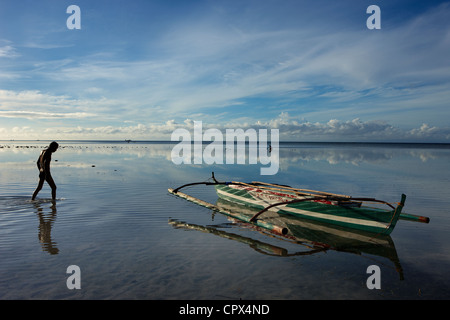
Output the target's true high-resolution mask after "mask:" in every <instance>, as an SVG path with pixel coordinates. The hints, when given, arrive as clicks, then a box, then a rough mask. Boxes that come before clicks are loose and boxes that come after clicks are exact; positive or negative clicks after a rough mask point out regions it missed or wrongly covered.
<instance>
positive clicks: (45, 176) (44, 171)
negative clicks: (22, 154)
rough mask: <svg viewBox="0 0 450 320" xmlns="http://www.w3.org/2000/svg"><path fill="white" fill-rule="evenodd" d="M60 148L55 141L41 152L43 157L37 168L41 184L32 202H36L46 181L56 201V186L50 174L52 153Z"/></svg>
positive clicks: (39, 159)
mask: <svg viewBox="0 0 450 320" xmlns="http://www.w3.org/2000/svg"><path fill="white" fill-rule="evenodd" d="M58 146H59V145H58V143H56V142H55V141H53V142H52V143H50V145H49V147H48V148H47V149H45V150H43V151H42V152H41V155H40V156H39V158H38V160H37V167H38V169H39V184H38V186H37V188H36V191H34V193H33V197H32V198H31V200H34V199H35V198H36V196H37V194H38V193H39V191H41V189H42V186H43V185H44V181H47V183H48V185H49V186H50V188H52V199H53V200H55V199H56V184H55V181H53V178H52V175H51V173H50V161H52V153H53V152H55V151H56V150H57V149H58Z"/></svg>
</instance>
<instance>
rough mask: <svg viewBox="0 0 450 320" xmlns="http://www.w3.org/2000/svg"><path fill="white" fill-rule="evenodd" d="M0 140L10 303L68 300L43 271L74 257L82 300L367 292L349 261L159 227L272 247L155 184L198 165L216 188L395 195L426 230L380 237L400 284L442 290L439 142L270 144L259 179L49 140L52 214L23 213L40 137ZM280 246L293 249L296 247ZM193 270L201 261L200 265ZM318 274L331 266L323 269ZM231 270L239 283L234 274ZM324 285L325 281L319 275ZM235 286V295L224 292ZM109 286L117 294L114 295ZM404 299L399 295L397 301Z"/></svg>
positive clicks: (185, 176)
mask: <svg viewBox="0 0 450 320" xmlns="http://www.w3.org/2000/svg"><path fill="white" fill-rule="evenodd" d="M0 145H1V146H3V148H0V193H1V197H0V200H2V201H3V202H2V203H3V204H5V203H6V204H7V203H12V204H11V205H7V207H8V212H7V213H6V214H4V215H2V216H1V217H0V222H1V223H2V226H7V227H6V228H3V229H1V230H0V253H1V255H2V256H6V255H9V256H10V257H12V258H11V259H9V260H6V259H5V260H3V261H1V262H0V264H2V265H3V266H4V269H5V270H6V271H8V270H16V269H17V268H18V267H20V268H21V269H20V270H19V271H17V274H18V275H17V276H14V277H12V276H11V273H9V272H6V271H5V273H4V274H5V275H6V278H4V279H5V283H6V284H7V285H8V288H10V289H11V290H10V291H8V296H11V297H17V296H20V295H19V294H24V295H25V296H27V294H28V293H27V292H36V290H40V291H42V292H43V291H46V292H52V291H53V292H56V293H55V296H57V295H59V296H61V297H70V295H69V293H68V292H67V291H65V290H64V288H62V289H61V288H60V289H57V288H56V287H55V286H54V282H55V281H60V280H59V279H58V280H53V279H52V277H54V275H56V274H58V272H62V274H63V276H62V277H64V272H65V268H66V267H67V266H68V265H70V264H74V263H80V264H82V265H81V268H82V270H83V272H85V273H84V275H85V276H84V278H83V279H84V280H83V281H85V282H84V283H85V284H86V286H88V285H91V286H92V285H95V286H97V287H98V289H97V291H96V292H97V293H98V294H97V295H96V293H93V292H95V290H92V289H91V288H92V287H91V288H89V287H86V288H87V289H86V290H85V291H83V293H82V294H86V296H88V297H91V298H99V297H100V298H101V297H105V298H111V297H114V296H115V297H124V296H126V297H129V298H136V297H144V298H147V297H149V292H150V293H152V295H150V297H151V298H165V297H168V298H171V297H174V298H179V297H181V298H185V297H199V298H208V297H216V296H215V294H217V292H216V291H217V287H218V286H216V285H213V284H211V282H210V281H209V280H208V276H209V277H210V278H211V279H214V283H216V282H217V281H218V282H219V283H221V284H222V286H219V287H220V288H221V289H220V290H219V293H220V294H222V295H225V296H235V297H237V298H239V297H242V296H243V297H244V298H245V297H247V298H252V297H254V292H256V291H257V289H258V288H264V292H265V293H266V294H267V295H265V296H264V297H266V298H269V299H270V298H271V297H282V298H286V297H287V298H290V297H294V298H295V297H303V298H305V297H309V298H314V297H330V294H331V297H345V296H348V297H350V298H355V295H354V293H353V289H354V288H355V287H357V288H358V290H359V292H360V293H361V294H363V295H362V296H360V295H359V293H358V295H357V296H358V297H360V298H364V297H370V295H371V294H372V293H369V292H368V291H367V290H366V289H365V288H361V286H360V280H359V279H358V276H355V274H357V272H360V271H361V270H363V273H362V275H361V278H363V279H364V280H365V278H364V277H366V275H365V268H367V265H368V264H367V263H369V264H370V263H373V262H372V261H368V262H366V260H361V259H360V257H359V256H357V255H346V254H341V253H340V252H328V253H327V254H326V255H325V254H323V253H321V254H319V255H314V256H309V257H311V258H306V259H305V257H301V258H300V257H296V258H293V257H290V258H289V260H288V259H285V260H283V261H281V260H280V259H277V260H276V261H275V260H270V259H268V258H267V257H266V256H262V255H258V253H257V252H255V251H254V250H253V249H252V248H250V247H249V246H240V245H239V244H240V243H239V242H231V241H229V240H228V241H226V242H222V241H221V239H216V238H212V237H210V236H209V235H208V234H204V233H202V232H185V231H183V230H178V229H174V228H173V227H172V226H170V225H169V224H168V221H169V218H170V219H175V220H176V221H185V222H186V223H188V224H190V225H199V226H210V225H213V226H214V228H218V229H219V230H221V231H224V230H225V231H227V232H231V233H233V234H234V233H237V234H238V235H240V236H242V237H243V238H240V239H246V240H247V238H252V239H255V240H258V241H260V242H259V243H261V242H264V243H266V242H267V241H269V243H270V244H272V243H271V241H272V240H271V239H268V238H266V237H264V236H263V235H259V234H258V235H255V232H254V231H253V230H251V229H236V227H232V226H231V225H232V224H231V223H230V221H229V220H227V219H226V218H224V217H221V216H220V215H219V214H215V215H214V214H212V213H211V212H208V210H203V209H201V208H198V206H196V205H194V204H192V203H185V202H184V201H183V200H181V199H178V198H176V199H174V197H173V196H172V197H171V196H170V195H168V193H167V188H170V187H178V186H180V185H183V184H185V183H190V182H197V181H205V180H207V179H208V178H209V177H210V176H211V171H214V172H215V175H216V177H217V178H218V179H219V180H227V181H229V180H243V181H253V180H263V181H268V182H276V183H282V184H288V185H293V186H302V187H307V188H311V189H317V190H324V191H330V192H337V193H346V194H350V195H353V196H369V197H376V198H380V199H383V200H387V201H398V200H399V199H400V194H401V193H405V194H407V196H408V198H407V200H406V207H405V209H406V211H407V212H408V213H412V214H419V215H426V216H429V217H430V218H431V223H430V224H428V225H423V224H420V225H418V224H414V223H411V222H405V221H401V222H399V223H398V224H397V227H396V229H395V230H394V232H393V234H392V240H393V242H394V243H395V247H396V249H397V252H398V256H399V259H400V262H401V265H402V268H403V269H404V275H405V280H404V281H405V282H404V284H403V283H402V285H403V286H406V287H407V288H413V290H416V288H418V287H421V288H422V290H423V291H424V292H425V288H427V289H428V290H429V291H428V292H430V294H431V296H433V297H442V292H443V291H445V290H447V289H448V288H447V287H446V286H445V285H443V283H445V281H447V283H448V276H447V270H448V267H450V260H449V257H450V252H449V249H448V248H447V246H446V245H445V244H446V243H448V240H449V236H448V234H449V233H448V230H449V228H450V216H449V214H448V209H447V208H448V207H449V200H448V199H449V197H448V190H450V173H449V170H448V163H449V159H450V149H449V148H448V147H429V146H423V147H421V146H414V147H407V146H392V145H358V146H355V145H353V146H352V145H350V146H346V145H333V144H330V145H321V144H314V145H311V144H282V145H281V146H280V148H279V155H280V171H279V172H278V174H277V175H275V176H264V177H263V176H261V175H259V169H260V167H261V165H260V164H259V163H258V164H256V165H237V164H235V165H225V164H224V165H206V164H199V165H194V164H192V165H184V164H181V165H175V164H174V163H172V161H171V150H172V148H173V146H174V144H164V143H158V144H151V143H129V144H128V143H123V142H122V143H101V142H99V143H75V142H72V143H61V148H60V149H59V150H58V151H57V152H56V153H55V154H54V155H53V161H52V171H53V175H54V178H55V180H56V182H57V185H58V194H57V198H63V200H61V201H58V202H57V203H56V206H52V204H51V203H47V202H43V203H40V204H39V205H38V206H33V205H31V204H30V203H29V202H27V201H28V198H29V196H31V193H32V191H33V189H34V188H35V186H36V183H37V168H36V158H37V156H38V155H39V152H40V150H41V149H42V148H44V147H46V146H47V145H48V143H44V142H40V143H38V142H34V143H18V142H8V143H0ZM56 160H57V161H56ZM188 193H190V194H191V193H192V194H193V195H194V196H198V197H199V198H201V199H203V200H205V201H208V202H210V203H215V201H216V200H217V196H216V195H215V192H214V190H213V189H212V188H210V189H206V188H198V189H189V190H188ZM8 195H11V197H12V198H11V197H10V196H8ZM40 195H41V197H42V198H45V197H48V196H49V190H48V189H43V190H42V191H41V194H40ZM11 201H12V202H11ZM1 205H2V204H0V206H1ZM56 209H57V210H56ZM56 215H57V217H56ZM228 223H229V224H228ZM275 244H277V243H275ZM289 248H291V249H292V250H293V252H296V250H297V249H298V248H296V247H289ZM49 253H54V254H52V255H51V254H49ZM56 253H57V254H56ZM56 257H57V258H56ZM50 259H54V260H50ZM55 259H59V260H55ZM55 261H57V262H58V263H59V264H58V263H56V264H55V263H54V262H55ZM74 261H75V262H74ZM205 263H207V264H208V265H209V266H212V267H211V268H210V269H208V270H206V271H205V267H204V266H205ZM377 263H378V262H377ZM41 266H45V267H46V268H48V269H49V270H51V271H52V272H51V275H50V274H46V275H45V276H44V281H46V282H48V285H47V284H44V285H42V284H39V283H37V282H39V280H38V279H40V277H37V276H36V273H33V268H34V269H39V268H41ZM30 268H31V269H30ZM299 268H300V269H301V270H302V271H303V272H304V274H302V275H301V277H300V276H295V275H296V274H297V272H298V269H299ZM249 269H251V270H249ZM61 270H63V271H61ZM86 270H89V271H90V273H89V275H88V273H87V272H86ZM255 270H257V272H258V277H255V276H254V272H255ZM273 270H277V271H280V272H281V274H282V280H283V281H282V282H283V286H282V287H281V292H280V285H279V283H280V275H275V274H274V273H273ZM330 270H339V272H336V275H334V274H332V272H331V273H330ZM349 270H350V271H349ZM200 271H205V272H206V275H207V276H205V278H204V279H201V278H195V277H196V276H195V275H196V274H198V272H200ZM235 274H239V276H238V277H237V278H233V276H235ZM189 275H190V276H189ZM187 276H189V277H188V278H186V277H187ZM323 277H325V279H326V281H325V282H326V285H325V282H321V281H320V279H323ZM383 277H384V278H383V279H384V280H383V281H384V282H383V284H384V286H385V287H386V288H389V289H391V288H392V290H393V291H395V295H394V297H397V298H398V297H403V296H404V295H402V294H403V293H404V292H402V291H401V290H398V288H397V286H400V285H398V278H399V276H398V273H397V272H395V270H394V271H393V272H392V275H389V273H388V271H385V269H383ZM193 278H195V279H197V282H194V281H192V279H193ZM230 279H231V280H230ZM249 279H250V280H249ZM352 279H354V280H352ZM63 280H64V281H65V279H63ZM330 281H331V282H330ZM41 282H42V281H41ZM130 283H133V284H134V285H135V286H136V287H133V286H132V285H130ZM181 283H182V284H183V285H181ZM186 283H188V284H189V285H185V284H186ZM242 283H244V284H246V285H247V287H246V289H243V291H239V290H236V288H237V287H238V286H240V285H241V284H242ZM304 283H307V284H308V285H309V287H310V288H315V293H314V294H316V295H315V296H311V295H310V294H306V293H304V292H306V291H296V290H297V287H298V286H301V285H303V284H304ZM40 286H43V287H45V289H48V290H41V289H40ZM113 287H114V288H116V289H117V288H121V290H122V292H123V294H121V293H120V292H119V293H118V291H117V290H116V291H114V290H112V288H113ZM35 288H38V289H35ZM141 288H142V290H141ZM149 288H151V289H152V290H148V289H149ZM200 288H202V289H201V290H206V291H207V292H208V293H207V294H206V293H205V292H204V291H203V292H202V291H199V290H200ZM204 288H206V289H204ZM352 288H353V289H352ZM58 290H61V291H58ZM17 292H19V294H18V293H17ZM61 292H62V293H61ZM302 292H303V294H300V293H302ZM0 294H1V292H0ZM82 294H81V295H82ZM209 294H210V295H209ZM414 294H415V292H414V293H410V292H408V294H407V295H406V296H407V297H411V296H413V295H414ZM50 296H51V294H50ZM36 297H42V295H41V296H40V295H39V293H38V294H37V295H36ZM446 297H448V295H447V296H446Z"/></svg>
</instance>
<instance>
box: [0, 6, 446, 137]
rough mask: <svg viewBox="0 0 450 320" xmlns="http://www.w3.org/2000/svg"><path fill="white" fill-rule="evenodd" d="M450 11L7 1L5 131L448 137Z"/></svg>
mask: <svg viewBox="0 0 450 320" xmlns="http://www.w3.org/2000/svg"><path fill="white" fill-rule="evenodd" d="M72 4H75V5H78V6H79V7H80V9H81V29H80V30H69V29H68V28H67V26H66V20H67V18H68V17H69V16H70V14H67V13H66V9H67V7H68V6H69V5H72ZM372 4H375V5H378V6H379V7H380V9H381V29H379V30H369V29H368V28H367V27H366V20H367V18H368V17H369V16H370V14H367V13H366V9H367V7H368V6H369V5H372ZM448 17H450V4H449V3H448V2H444V1H376V0H371V1H362V0H346V1H323V0H322V1H320V0H319V1H300V0H296V1H286V0H277V1H268V0H259V1H246V0H240V1H235V0H226V1H225V0H222V1H207V0H201V1H195V0H192V1H187V0H184V1H168V0H165V1H151V0H145V1H122V0H112V1H98V0H96V1H92V0H91V1H79V0H71V1H62V0H58V1H56V0H54V1H30V0H25V1H20V2H18V1H12V0H2V1H1V2H0V140H2V139H41V140H45V139H51V140H64V139H119V140H123V139H135V140H170V135H171V133H172V132H173V130H175V129H176V128H180V127H183V128H187V129H189V128H192V125H193V121H202V122H203V126H204V128H205V129H206V128H208V127H213V128H218V129H221V130H222V129H223V130H224V129H225V128H233V129H237V128H243V129H245V128H268V129H270V128H278V129H279V130H280V137H281V139H282V140H297V141H428V142H450V121H449V119H450V108H449V101H450V54H449V53H450V19H448Z"/></svg>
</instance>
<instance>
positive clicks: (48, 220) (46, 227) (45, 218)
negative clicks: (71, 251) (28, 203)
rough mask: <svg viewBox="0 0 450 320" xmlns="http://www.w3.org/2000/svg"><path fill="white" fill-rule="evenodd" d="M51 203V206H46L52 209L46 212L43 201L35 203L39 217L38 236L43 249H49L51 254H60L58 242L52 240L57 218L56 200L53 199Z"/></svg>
mask: <svg viewBox="0 0 450 320" xmlns="http://www.w3.org/2000/svg"><path fill="white" fill-rule="evenodd" d="M51 203H52V205H51V206H50V208H46V209H50V211H49V212H47V213H46V212H44V209H43V208H42V206H41V205H42V203H40V202H36V203H35V204H34V207H35V208H36V210H37V212H36V213H37V215H38V218H39V228H38V230H39V232H38V237H39V242H40V243H41V246H42V250H43V251H47V252H48V253H50V254H58V253H59V249H58V248H57V247H56V242H54V241H53V240H52V235H51V232H52V226H53V222H55V220H56V201H55V200H52V201H51Z"/></svg>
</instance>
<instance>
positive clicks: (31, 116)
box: [0, 111, 95, 119]
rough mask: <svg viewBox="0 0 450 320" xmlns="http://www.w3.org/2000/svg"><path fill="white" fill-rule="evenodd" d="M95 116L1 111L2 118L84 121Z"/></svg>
mask: <svg viewBox="0 0 450 320" xmlns="http://www.w3.org/2000/svg"><path fill="white" fill-rule="evenodd" d="M93 116H95V114H92V113H87V112H69V113H51V112H38V111H0V118H1V117H3V118H26V119H83V118H87V117H93Z"/></svg>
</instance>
